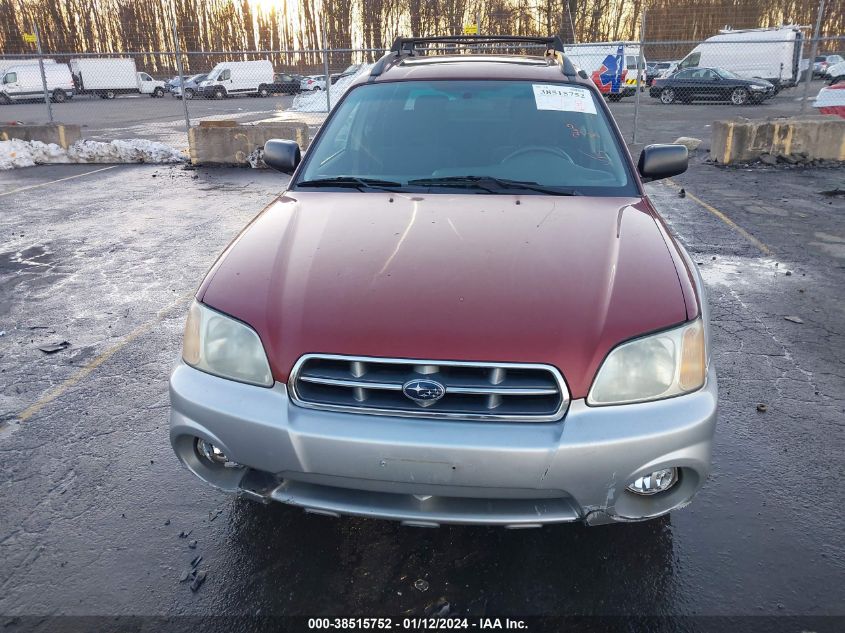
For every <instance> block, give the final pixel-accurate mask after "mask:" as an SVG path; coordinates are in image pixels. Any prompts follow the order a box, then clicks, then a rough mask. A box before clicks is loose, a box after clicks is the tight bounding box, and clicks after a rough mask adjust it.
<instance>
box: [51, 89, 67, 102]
mask: <svg viewBox="0 0 845 633" xmlns="http://www.w3.org/2000/svg"><path fill="white" fill-rule="evenodd" d="M50 100H51V101H52V102H53V103H64V102H65V101H67V93H66V92H65V91H64V90H58V89H56V90H54V91H53V94H52V96H51V97H50Z"/></svg>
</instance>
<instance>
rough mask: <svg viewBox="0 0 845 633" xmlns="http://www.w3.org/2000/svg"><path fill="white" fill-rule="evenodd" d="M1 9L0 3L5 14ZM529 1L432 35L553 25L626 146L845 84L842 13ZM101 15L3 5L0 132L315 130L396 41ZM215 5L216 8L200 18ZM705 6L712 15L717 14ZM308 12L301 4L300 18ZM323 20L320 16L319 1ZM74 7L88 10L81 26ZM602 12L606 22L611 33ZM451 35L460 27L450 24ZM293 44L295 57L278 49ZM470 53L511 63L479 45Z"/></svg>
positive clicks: (795, 103) (268, 23) (806, 104)
mask: <svg viewBox="0 0 845 633" xmlns="http://www.w3.org/2000/svg"><path fill="white" fill-rule="evenodd" d="M10 2H11V0H0V7H2V6H3V4H4V3H10ZM249 4H250V3H249V2H244V3H243V7H247V6H248V5H249ZM252 4H253V5H256V6H257V5H259V4H260V3H256V2H253V3H252ZM328 4H329V5H330V4H331V3H328ZM434 4H438V3H437V2H436V1H435V2H434ZM540 4H541V3H537V7H538V8H536V11H535V13H534V17H535V18H536V20H531V19H529V18H530V17H531V16H530V15H528V16H527V17H526V16H523V18H525V19H522V18H519V19H517V18H518V16H517V17H514V15H515V14H512V13H507V12H506V13H502V11H504V9H502V10H501V11H499V12H498V13H497V12H495V11H492V10H491V11H484V10H482V9H479V10H478V11H475V12H473V11H466V12H465V13H464V15H463V16H459V17H457V18H453V19H451V21H452V22H454V24H452V23H449V24H444V23H442V21H441V22H436V21H435V22H432V24H433V26H431V27H430V28H431V29H432V30H433V31H434V32H435V33H438V32H439V33H448V32H454V31H456V30H458V31H459V30H461V28H464V27H466V28H468V29H470V30H473V24H474V25H475V26H474V29H475V30H478V29H479V28H480V29H481V30H482V31H489V32H491V33H495V32H496V31H499V32H505V30H506V29H507V30H511V31H516V32H523V33H526V34H532V33H534V32H541V31H545V32H544V33H543V34H546V33H547V32H548V31H547V30H546V29H547V28H549V27H550V28H551V30H552V31H557V32H558V33H560V34H561V37H562V38H563V40H564V41H565V42H566V44H565V50H564V54H565V55H566V56H567V57H569V58H570V59H571V60H572V61H573V62H574V63H575V64H576V65H577V66H578V67H580V68H581V69H583V70H584V71H585V72H586V73H587V75H588V76H589V77H590V78H591V79H592V81H593V82H594V83H595V84H596V86H597V88H598V89H599V91H600V92H601V93H602V94H603V95H605V97H606V98H607V100H608V101H609V102H610V104H611V110H612V111H613V114H614V116H615V118H616V119H617V122H618V123H619V124H620V127H621V129H622V131H623V133H624V134H625V136H626V140H628V141H630V142H633V143H642V142H653V141H667V140H669V141H671V140H672V139H671V138H669V137H670V136H673V135H675V134H676V133H677V135H685V134H686V135H689V134H691V135H701V134H704V133H706V128H707V127H709V124H710V123H712V121H713V120H716V119H719V118H725V117H730V116H736V115H737V114H742V115H743V116H747V117H752V118H754V117H767V116H782V115H790V114H799V113H810V112H814V110H813V107H812V106H813V99H814V97H815V95H816V94H817V93H818V92H819V90H820V89H821V88H822V87H824V86H825V85H826V84H829V83H836V82H838V81H842V82H845V65H843V64H845V36H843V35H842V32H843V30H845V8H844V7H843V6H841V5H843V3H842V0H836V1H835V2H832V1H831V0H812V2H810V1H809V0H808V1H806V2H801V1H798V2H795V3H792V5H791V9H790V11H792V13H787V10H786V9H785V8H783V7H781V6H780V5H778V4H777V3H775V4H767V3H765V2H760V3H752V2H749V3H741V4H740V6H735V4H733V3H725V2H721V0H712V1H710V2H708V1H707V0H702V2H699V3H697V4H695V5H689V6H675V5H672V6H671V7H670V6H669V5H668V4H666V5H664V3H662V2H660V1H659V0H653V1H652V2H645V3H633V4H634V5H635V6H634V7H630V6H629V5H628V4H627V3H621V2H619V3H609V2H604V3H600V2H597V1H595V2H593V4H594V5H595V6H596V7H598V6H599V5H601V6H604V7H605V8H606V9H607V11H608V12H607V13H606V14H602V15H603V16H605V17H602V18H601V19H599V20H597V21H596V20H595V19H594V18H595V16H594V15H591V14H589V13H585V12H583V11H582V7H581V6H580V4H578V3H563V8H562V11H561V13H560V14H559V15H557V16H556V17H554V16H553V15H552V11H551V9H550V8H549V7H550V6H551V5H549V6H546V7H545V8H543V10H542V11H541V9H540ZM588 4H589V3H588ZM100 5H101V8H102V9H103V11H113V12H114V11H116V12H117V13H115V14H114V15H112V16H111V18H110V19H107V18H108V16H104V17H103V23H101V22H99V21H98V20H97V19H96V18H97V16H93V17H92V16H91V15H90V13H91V11H93V10H94V9H95V7H94V4H93V3H91V2H87V3H86V2H85V0H66V4H64V5H63V6H62V8H60V9H56V10H55V11H54V13H55V15H53V14H49V15H47V14H44V15H40V14H39V13H38V11H33V10H29V11H22V10H19V8H18V7H17V5H16V3H14V2H11V4H10V7H11V8H12V9H13V10H16V11H17V14H15V15H13V16H12V17H11V18H8V19H9V22H8V23H4V22H3V20H5V19H7V18H4V17H2V15H0V45H2V49H0V82H2V83H0V102H2V103H3V104H5V105H4V106H3V107H0V120H3V121H9V120H12V121H22V122H47V121H54V120H56V121H62V122H65V123H78V124H81V125H83V126H84V128H85V130H84V134H85V135H86V136H88V137H92V138H95V139H98V140H105V139H111V138H130V137H140V138H151V139H156V140H162V141H165V142H169V143H172V144H175V145H180V146H183V145H184V144H185V140H186V134H185V132H186V128H189V127H191V126H194V125H197V124H199V122H201V121H203V120H219V119H233V120H236V121H239V122H242V123H251V122H260V121H284V120H293V121H303V122H306V123H308V124H309V125H311V126H313V127H314V128H316V127H317V126H319V125H320V124H321V123H322V121H323V120H324V119H325V116H326V113H327V112H328V111H329V109H330V108H331V107H333V105H334V104H335V103H337V101H338V99H339V98H340V96H341V95H342V93H343V91H344V90H345V89H346V87H348V85H349V84H350V83H351V82H352V80H353V79H354V77H355V76H356V75H357V74H358V73H361V72H366V69H367V68H368V65H370V64H372V63H373V62H375V60H377V59H378V58H379V57H380V56H381V55H382V54H383V53H384V52H385V49H384V48H379V47H366V46H360V47H354V46H343V47H337V46H336V44H337V43H338V42H341V43H344V44H348V43H351V42H354V41H356V40H358V41H362V42H365V43H372V42H379V43H380V44H381V45H383V44H384V43H385V41H389V40H390V39H392V38H391V37H390V36H389V35H388V33H389V31H387V30H385V28H384V25H382V27H380V29H381V30H380V32H375V31H374V30H373V27H372V25H369V26H367V23H366V22H365V23H364V24H363V27H362V26H361V25H358V29H357V31H356V27H355V25H354V24H353V23H351V22H349V21H347V22H345V23H339V22H338V21H337V19H336V18H337V16H336V15H335V16H334V17H332V16H331V15H329V14H326V20H325V22H324V23H320V22H318V21H316V20H315V19H314V16H311V17H310V18H309V19H308V20H305V21H304V22H302V23H301V24H300V27H301V30H300V31H296V32H294V33H291V29H292V28H293V27H294V26H295V25H294V24H292V23H290V22H288V23H285V24H281V23H279V22H278V21H277V22H273V20H274V19H276V18H274V17H273V16H274V15H276V14H266V13H259V14H256V13H249V12H244V9H243V7H241V9H239V10H238V11H235V12H233V13H231V14H230V15H228V19H229V22H228V23H222V22H220V19H219V16H217V18H215V19H216V20H217V22H214V23H212V22H210V18H209V15H211V14H208V13H207V11H208V9H207V7H206V6H204V7H203V8H202V9H201V10H198V12H197V15H188V9H190V7H191V6H193V5H191V2H190V0H175V2H174V3H171V2H170V1H169V0H168V2H163V1H162V2H158V4H156V3H153V4H151V5H150V6H152V7H153V8H155V7H158V9H155V10H150V11H149V12H148V13H147V14H144V15H139V14H138V13H137V12H138V11H139V10H140V9H138V8H137V7H135V6H134V5H133V7H132V11H134V12H135V13H132V19H133V20H134V22H128V21H127V20H126V19H125V16H122V15H121V13H120V12H121V11H124V10H125V11H129V8H127V7H125V6H124V5H122V4H120V3H119V2H105V3H100ZM212 5H213V6H217V5H216V4H215V3H213V2H212V3H211V4H209V5H207V6H212ZM224 5H225V6H230V7H234V6H235V5H226V3H223V4H220V7H223V8H225V6H224ZM505 5H507V6H510V5H509V4H508V3H507V2H505V3H503V5H502V6H505ZM617 5H618V6H617ZM716 5H718V7H721V13H720V14H719V15H714V7H716ZM21 6H23V5H21ZM310 6H311V5H310V4H309V3H308V0H302V7H300V8H302V9H303V10H305V9H307V8H308V7H310ZM641 6H644V7H645V9H642V8H641ZM162 7H163V8H162ZM168 7H170V9H169V10H165V9H167V8H168ZM610 7H616V8H615V9H613V11H616V13H613V11H611V10H610ZM619 7H627V8H625V9H624V10H623V8H619ZM718 7H717V8H718ZM761 7H762V8H761ZM766 7H768V8H766ZM218 8H219V7H218ZM324 8H327V10H330V8H331V7H330V6H327V5H326V3H324ZM511 8H512V7H511ZM82 9H86V12H84V14H83V13H78V12H79V11H81V10H82ZM418 9H419V11H422V9H420V8H419V7H418ZM221 10H222V9H221ZM74 12H77V13H76V14H75V13H74ZM215 15H216V14H215ZM414 15H415V14H413V13H412V14H410V18H409V19H408V20H405V19H404V18H402V20H399V19H397V21H396V22H395V23H394V24H393V26H392V28H393V33H401V32H402V31H403V30H404V29H408V28H410V30H412V31H414V30H417V31H418V30H419V29H422V28H425V20H423V19H422V18H420V20H422V21H419V20H417V23H415V18H414ZM427 15H428V14H426V13H424V12H423V13H420V14H419V16H422V17H423V18H425V16H427ZM609 15H615V16H616V18H614V19H615V24H616V26H613V21H608V19H606V16H609ZM115 16H116V17H115ZM268 16H269V17H268ZM419 16H417V17H419ZM406 17H408V16H406ZM429 17H430V16H429ZM553 17H554V19H552V18H553ZM303 19H304V18H303ZM425 19H429V18H425ZM431 19H433V18H431ZM139 20H145V21H146V22H144V23H138V21H139ZM62 21H64V23H66V24H70V23H73V25H74V29H75V30H74V38H75V39H73V41H71V40H69V39H68V36H67V35H66V34H65V35H62V34H57V33H56V32H55V28H56V25H57V24H61V23H63V22H62ZM462 22H465V23H468V24H464V27H461V26H460V25H461V23H462ZM508 25H510V26H508ZM591 25H592V26H591ZM121 26H123V29H121ZM614 29H615V30H614ZM378 30H379V29H376V31H378ZM591 31H592V32H593V33H596V34H599V35H600V34H602V33H605V34H611V33H623V32H624V33H626V34H628V35H629V37H626V38H622V39H615V40H614V39H608V41H604V42H602V41H595V40H597V39H599V38H598V37H591V36H590V34H591ZM675 34H677V35H678V36H679V37H673V35H675ZM291 41H296V42H300V43H303V44H304V45H303V46H299V47H287V46H280V44H282V43H289V42H291ZM70 44H72V45H73V46H74V48H69V46H70ZM259 44H261V45H265V46H259ZM274 44H275V46H273V45H274ZM266 45H269V46H266ZM455 50H456V49H439V50H431V51H430V54H438V53H443V52H455ZM459 50H463V49H459ZM474 52H483V53H513V52H514V51H513V50H504V49H501V48H490V47H486V49H485V50H482V51H479V50H478V47H475V49H474ZM521 52H526V53H532V52H533V51H528V50H523V51H521Z"/></svg>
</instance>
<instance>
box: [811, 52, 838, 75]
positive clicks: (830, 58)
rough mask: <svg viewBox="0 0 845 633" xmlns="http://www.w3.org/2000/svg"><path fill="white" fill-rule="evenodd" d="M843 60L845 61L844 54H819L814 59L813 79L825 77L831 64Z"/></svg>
mask: <svg viewBox="0 0 845 633" xmlns="http://www.w3.org/2000/svg"><path fill="white" fill-rule="evenodd" d="M842 62H845V58H843V57H842V55H818V56H817V57H816V58H815V59H814V60H813V79H815V78H817V77H824V76H825V75H826V74H827V69H828V68H829V67H830V66H833V65H834V64H841V63H842Z"/></svg>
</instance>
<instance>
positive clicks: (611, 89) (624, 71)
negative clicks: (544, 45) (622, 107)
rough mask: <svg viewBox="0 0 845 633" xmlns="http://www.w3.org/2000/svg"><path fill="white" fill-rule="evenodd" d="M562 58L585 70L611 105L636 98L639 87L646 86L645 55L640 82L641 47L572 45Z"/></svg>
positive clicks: (601, 44) (565, 50)
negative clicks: (626, 98)
mask: <svg viewBox="0 0 845 633" xmlns="http://www.w3.org/2000/svg"><path fill="white" fill-rule="evenodd" d="M563 54H564V55H565V56H566V57H568V58H569V59H570V60H571V61H572V63H573V64H575V65H576V66H577V67H578V68H580V69H582V70H583V71H584V72H586V73H587V75H589V76H590V78H591V79H592V80H593V83H595V84H596V87H598V89H599V92H601V93H602V94H603V95H605V96H607V98H608V99H610V100H611V101H618V100H619V99H621V98H622V97H627V96H630V95H633V94H635V93H636V91H637V86H638V85H640V86H643V87H644V86H645V79H646V58H645V55H643V61H642V69H641V71H640V77H639V80H640V81H638V78H637V63H638V62H639V55H640V45H639V44H636V43H635V44H628V43H625V42H596V43H593V44H569V45H567V46H564V47H563Z"/></svg>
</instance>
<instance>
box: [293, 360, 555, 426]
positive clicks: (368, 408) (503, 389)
mask: <svg viewBox="0 0 845 633" xmlns="http://www.w3.org/2000/svg"><path fill="white" fill-rule="evenodd" d="M309 361H318V362H319V361H323V362H328V363H343V364H348V367H345V366H344V368H343V369H342V370H338V369H336V368H335V369H332V368H329V369H324V370H322V371H319V370H312V373H310V374H309V373H303V368H305V366H306V365H307V364H308V362H309ZM368 365H369V366H372V365H376V366H382V367H383V366H389V367H392V366H397V367H396V374H397V375H396V376H395V380H392V381H391V380H384V379H379V376H378V375H376V376H374V377H373V378H372V379H369V380H368V379H367V374H368V372H369V368H368ZM441 368H444V369H446V370H447V371H448V370H450V369H451V370H460V369H461V368H467V369H468V370H470V372H472V371H473V370H489V371H488V372H484V373H485V374H486V376H485V378H484V381H483V382H479V381H477V380H474V379H466V378H464V379H458V380H456V381H453V382H457V383H459V384H450V381H449V380H448V379H446V378H444V377H440V372H441ZM509 370H517V372H516V373H517V374H519V372H520V371H521V372H522V373H526V372H528V373H534V374H536V375H537V376H542V380H537V381H535V382H536V383H537V384H529V385H528V386H516V385H515V386H510V387H509V386H508V380H509V377H508V371H509ZM374 373H376V374H379V373H381V374H382V375H383V374H384V371H381V372H378V371H376V372H374ZM544 374H545V375H544ZM428 377H434V378H436V379H437V380H438V381H440V382H443V383H444V385H445V387H446V394H447V396H448V395H449V394H452V395H458V396H465V397H469V398H478V399H479V401H483V402H484V403H485V404H484V406H475V407H473V408H472V409H470V410H461V411H448V410H447V411H437V410H431V409H430V408H427V407H426V408H424V407H422V406H418V405H416V404H415V403H414V402H413V401H411V400H410V399H408V400H407V402H405V400H404V399H403V400H401V401H399V402H398V403H397V404H398V405H399V408H397V406H391V407H386V406H377V403H375V404H370V405H368V404H367V400H368V398H369V395H370V394H379V393H381V394H385V397H387V394H390V393H392V394H396V392H401V391H402V389H403V386H404V384H405V383H406V382H407V381H408V380H410V379H413V378H428ZM523 381H528V382H530V380H527V379H523ZM512 382H513V380H512ZM517 382H518V381H517ZM300 383H302V384H301V385H300ZM541 383H545V384H541ZM312 386H313V387H320V386H324V387H329V388H338V389H341V390H342V389H347V390H348V394H349V397H348V398H346V396H345V395H344V398H346V399H347V400H348V402H346V403H343V404H336V403H331V402H320V401H317V400H316V399H314V398H309V397H307V396H304V395H302V393H301V391H302V390H303V389H305V387H312ZM306 391H307V390H306ZM288 393H289V394H290V398H291V401H292V402H293V403H294V404H295V405H297V406H300V407H304V408H308V409H320V410H326V411H340V412H348V413H359V414H369V415H386V416H399V417H412V418H413V417H419V418H443V419H453V420H489V421H510V422H553V421H557V420H560V419H561V418H562V417H563V416H564V414H565V413H566V410H567V408H568V407H569V402H570V396H569V390H568V388H567V386H566V383H565V381H564V380H563V376H562V375H561V373H560V372H559V371H558V369H557V368H556V367H553V366H552V365H545V364H537V363H491V362H470V361H437V360H422V359H403V358H380V357H371V356H344V355H338V354H305V355H303V356H302V357H300V358H299V360H297V362H296V364H295V365H294V368H293V371H292V372H291V375H290V378H289V380H288ZM340 393H343V392H342V391H341V392H340ZM555 396H556V397H555ZM389 397H391V398H396V396H395V395H393V396H389ZM513 397H522V398H545V399H552V404H557V406H556V407H555V408H554V410H549V409H550V407H547V410H544V411H543V412H542V413H533V412H524V413H519V412H512V411H511V412H498V413H497V412H496V409H497V408H499V407H501V406H502V404H503V403H507V402H508V399H509V398H513ZM444 398H445V397H444Z"/></svg>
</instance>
